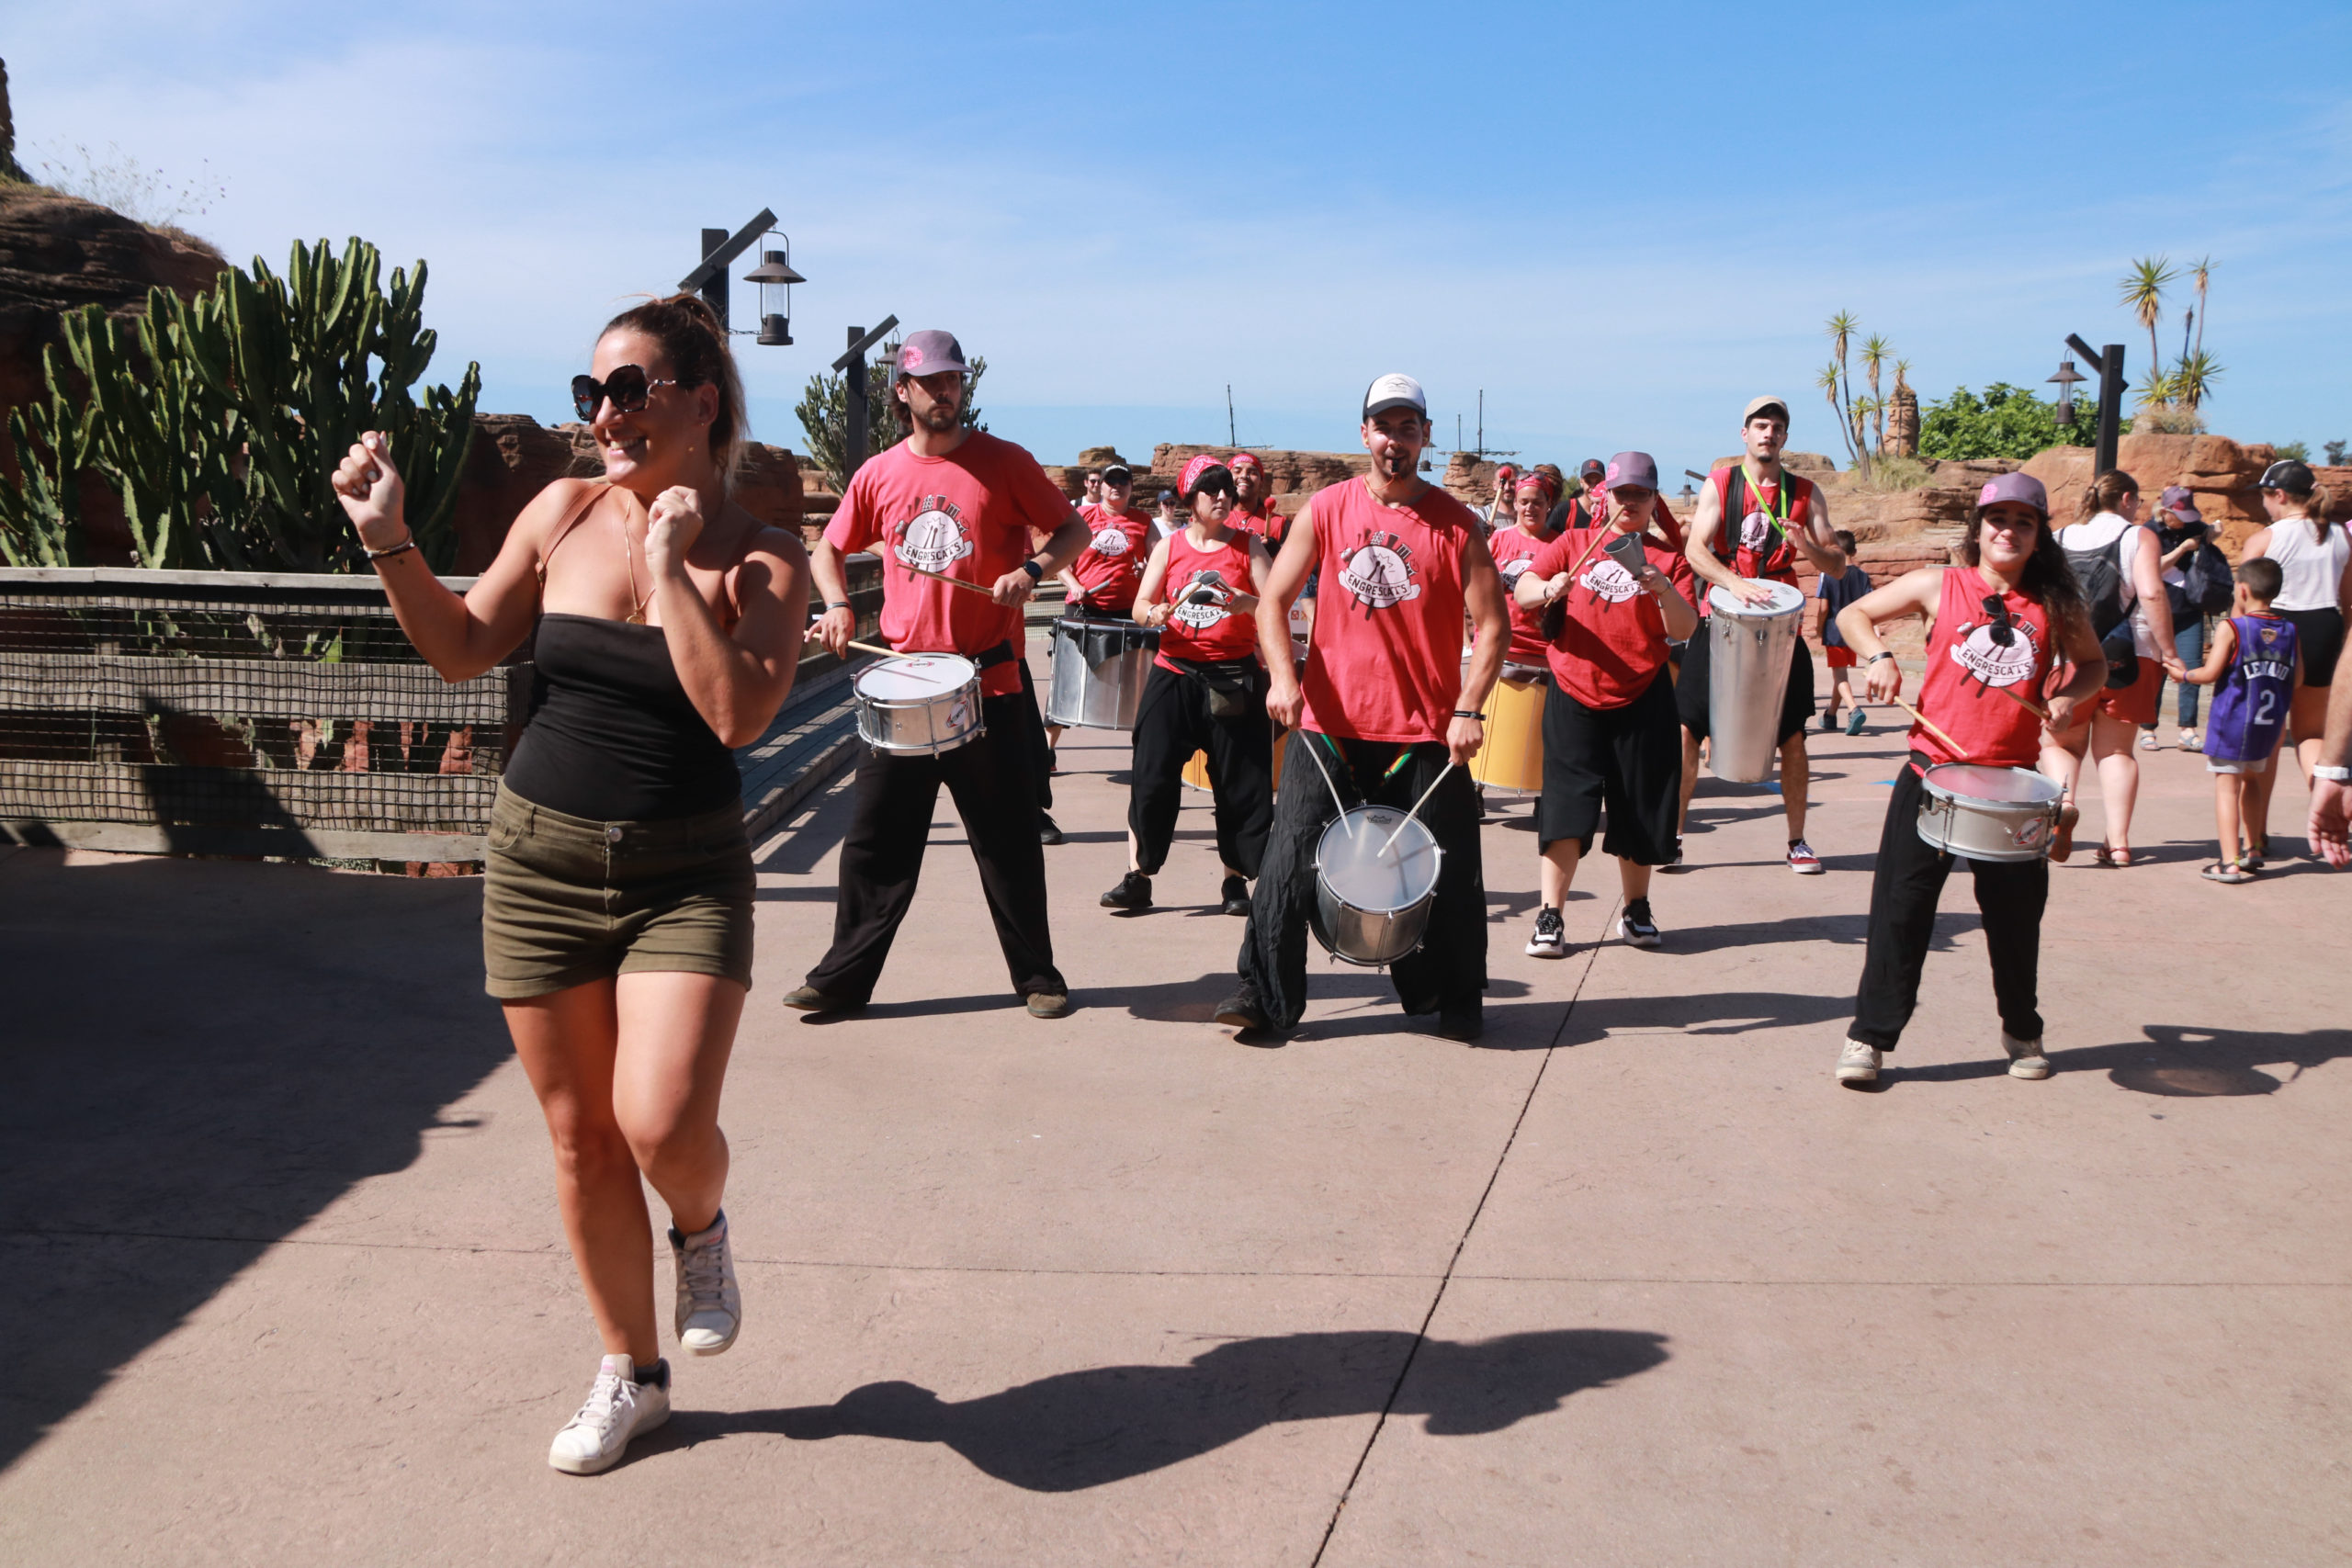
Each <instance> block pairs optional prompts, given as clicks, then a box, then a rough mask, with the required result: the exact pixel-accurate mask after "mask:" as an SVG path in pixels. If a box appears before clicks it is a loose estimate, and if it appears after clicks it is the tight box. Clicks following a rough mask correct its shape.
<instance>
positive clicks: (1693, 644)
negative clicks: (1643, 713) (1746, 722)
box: [1674, 620, 1813, 746]
mask: <svg viewBox="0 0 2352 1568" xmlns="http://www.w3.org/2000/svg"><path fill="white" fill-rule="evenodd" d="M1711 631H1713V627H1712V626H1708V624H1707V623H1706V622H1705V621H1703V620H1702V621H1701V622H1700V623H1699V629H1698V630H1697V631H1695V632H1692V633H1691V640H1690V641H1689V642H1688V643H1687V644H1685V645H1684V646H1683V649H1682V666H1681V669H1680V670H1679V671H1678V672H1677V675H1676V679H1675V682H1674V705H1675V708H1676V710H1677V713H1678V716H1679V717H1680V718H1681V720H1682V728H1685V729H1687V730H1689V731H1690V732H1691V734H1693V735H1695V736H1697V737H1698V738H1699V739H1702V740H1704V739H1707V727H1708V718H1707V692H1708V689H1709V687H1710V686H1712V685H1713V678H1712V673H1711V672H1712V671H1713V665H1714V660H1713V648H1714V644H1713V642H1712V641H1711V640H1709V637H1708V634H1709V633H1710V632H1711ZM1812 717H1813V649H1811V648H1810V647H1809V646H1807V644H1806V642H1805V640H1804V638H1803V637H1799V638H1797V645H1796V647H1795V648H1793V649H1790V650H1789V684H1788V689H1787V690H1786V691H1784V692H1782V693H1781V724H1780V730H1779V733H1777V734H1776V735H1774V736H1773V737H1772V744H1773V745H1775V746H1785V745H1787V744H1788V743H1789V741H1790V739H1792V737H1795V736H1799V735H1803V734H1804V727H1805V723H1806V721H1807V720H1809V719H1811V718H1812Z"/></svg>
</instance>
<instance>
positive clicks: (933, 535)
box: [890, 495, 972, 571]
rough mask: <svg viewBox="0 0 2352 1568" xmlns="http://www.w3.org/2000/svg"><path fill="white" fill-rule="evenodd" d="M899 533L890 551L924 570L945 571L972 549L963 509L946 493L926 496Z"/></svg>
mask: <svg viewBox="0 0 2352 1568" xmlns="http://www.w3.org/2000/svg"><path fill="white" fill-rule="evenodd" d="M898 535H899V538H898V542H897V543H896V544H894V545H892V546H891V547H890V553H891V554H892V555H894V556H896V557H898V558H899V563H900V564H901V565H904V566H911V567H920V568H921V569H922V570H924V571H945V570H947V569H948V568H949V567H951V566H953V565H955V564H956V562H957V561H959V560H962V559H963V558H965V557H966V556H968V555H970V554H971V553H972V536H971V535H970V534H968V533H967V532H966V531H965V529H964V522H963V513H962V510H961V509H960V508H958V507H957V506H956V505H955V503H953V502H950V501H949V500H948V499H947V498H946V497H945V496H944V495H927V496H924V497H923V498H922V502H920V503H919V505H918V508H917V510H916V513H915V515H914V516H913V517H912V518H911V519H910V520H909V521H907V522H905V523H902V524H900V525H899V528H898Z"/></svg>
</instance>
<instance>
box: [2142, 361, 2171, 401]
mask: <svg viewBox="0 0 2352 1568" xmlns="http://www.w3.org/2000/svg"><path fill="white" fill-rule="evenodd" d="M2178 390H2179V379H2178V378H2177V376H2176V374H2175V373H2174V372H2172V371H2170V370H2166V369H2165V368H2163V367H2160V366H2159V367H2150V369H2149V371H2148V374H2147V375H2146V376H2145V377H2143V378H2142V379H2141V382H2140V387H2139V392H2140V406H2141V407H2142V408H2143V409H2162V408H2167V407H2170V406H2171V404H2172V403H2173V402H2174V401H2175V400H2176V399H2177V395H2178Z"/></svg>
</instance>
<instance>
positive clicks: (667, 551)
mask: <svg viewBox="0 0 2352 1568" xmlns="http://www.w3.org/2000/svg"><path fill="white" fill-rule="evenodd" d="M702 525H703V515H702V497H701V496H700V495H699V494H697V493H696V492H695V490H694V489H693V488H692V487H691V486H688V485H672V486H671V487H670V488H669V489H668V490H665V491H662V493H661V494H660V495H657V496H655V497H654V498H653V505H652V506H651V508H650V510H649V511H648V512H647V513H646V522H645V564H646V566H647V568H648V569H649V570H651V571H652V573H653V575H654V576H656V577H663V576H666V575H668V573H669V571H670V570H671V568H672V567H673V566H677V567H684V565H685V564H686V552H687V551H689V550H691V549H693V548H694V547H695V540H696V539H698V538H700V537H701V536H702Z"/></svg>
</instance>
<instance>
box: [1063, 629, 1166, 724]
mask: <svg viewBox="0 0 2352 1568" xmlns="http://www.w3.org/2000/svg"><path fill="white" fill-rule="evenodd" d="M1065 628H1068V629H1067V630H1066V629H1065ZM1089 632H1093V633H1095V634H1096V636H1097V637H1112V636H1115V637H1117V638H1118V640H1119V643H1120V649H1119V651H1118V652H1117V653H1116V654H1114V655H1113V656H1112V657H1110V658H1108V659H1104V660H1102V661H1100V662H1099V663H1090V662H1089V661H1088V660H1087V657H1086V651H1087V649H1086V643H1087V636H1086V634H1087V633H1089ZM1052 637H1053V641H1054V651H1053V660H1052V664H1051V667H1050V672H1049V674H1048V675H1047V677H1046V723H1047V724H1053V725H1060V726H1064V727H1066V728H1079V729H1125V730H1133V729H1134V728H1135V727H1136V706H1137V705H1139V704H1140V703H1141V702H1142V701H1143V688H1144V682H1146V681H1148V680H1149V679H1150V678H1151V661H1152V656H1153V655H1154V654H1155V653H1157V652H1158V651H1159V628H1158V627H1157V626H1138V625H1136V623H1135V622H1133V621H1118V620H1097V619H1093V618H1091V617H1090V618H1078V617H1065V618H1064V619H1061V620H1057V621H1055V622H1054V623H1053V624H1052Z"/></svg>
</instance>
